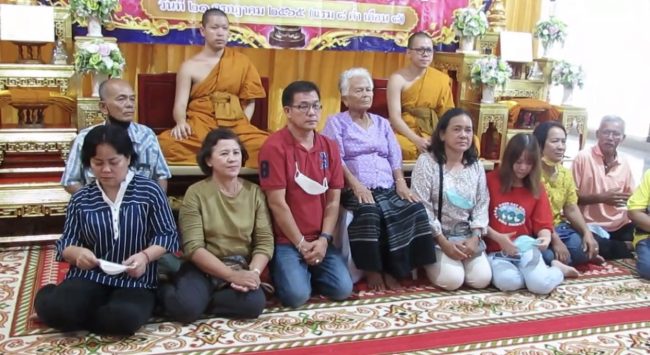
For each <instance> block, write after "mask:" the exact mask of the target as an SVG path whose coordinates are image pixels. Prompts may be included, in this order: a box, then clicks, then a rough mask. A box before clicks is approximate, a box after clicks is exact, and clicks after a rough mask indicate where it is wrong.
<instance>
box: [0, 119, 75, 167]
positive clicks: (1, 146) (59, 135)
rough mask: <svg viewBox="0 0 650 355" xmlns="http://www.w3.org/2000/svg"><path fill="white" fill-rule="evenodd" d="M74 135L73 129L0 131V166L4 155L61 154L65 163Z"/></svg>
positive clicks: (12, 129) (11, 129) (16, 129)
mask: <svg viewBox="0 0 650 355" xmlns="http://www.w3.org/2000/svg"><path fill="white" fill-rule="evenodd" d="M76 135H77V132H76V130H75V129H74V128H40V129H24V128H10V129H0V164H2V162H3V161H4V156H5V153H51V152H61V159H62V160H64V161H65V160H66V159H67V157H68V154H69V153H70V149H71V147H72V141H73V139H74V138H75V137H76Z"/></svg>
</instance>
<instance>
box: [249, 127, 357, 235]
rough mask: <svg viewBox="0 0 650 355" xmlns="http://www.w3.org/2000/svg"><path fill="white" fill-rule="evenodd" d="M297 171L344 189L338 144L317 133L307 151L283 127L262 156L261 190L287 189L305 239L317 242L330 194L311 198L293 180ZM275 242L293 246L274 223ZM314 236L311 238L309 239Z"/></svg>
mask: <svg viewBox="0 0 650 355" xmlns="http://www.w3.org/2000/svg"><path fill="white" fill-rule="evenodd" d="M296 161H297V162H298V169H299V170H300V172H301V173H302V174H303V175H306V176H308V177H309V178H310V179H312V180H314V181H316V182H318V183H321V184H322V182H323V178H327V182H328V184H329V188H330V189H342V188H343V184H344V181H343V169H342V167H341V155H340V153H339V148H338V146H337V145H336V142H334V141H333V140H331V139H329V138H327V137H325V136H323V135H320V134H318V133H314V146H313V147H312V148H311V149H310V150H307V149H305V147H303V146H302V145H300V143H298V141H297V140H296V139H295V138H294V137H293V136H292V135H291V132H290V131H289V129H288V128H286V127H285V128H283V129H281V130H279V131H277V132H275V133H273V134H271V135H270V136H269V138H267V139H266V142H264V145H262V148H261V149H260V153H259V174H260V186H261V187H262V190H264V191H268V190H279V189H284V190H286V195H285V199H286V201H287V204H288V205H289V208H290V209H291V214H292V215H293V219H294V220H295V221H296V224H297V225H298V229H300V233H302V235H304V236H305V237H306V239H308V240H310V239H314V238H316V237H317V236H318V235H319V234H320V232H321V226H322V223H323V216H324V213H325V205H326V203H327V200H326V195H327V192H326V193H324V194H321V195H316V196H314V195H310V194H308V193H306V192H304V191H303V190H302V189H301V188H300V186H298V184H296V182H295V181H294V176H295V175H296ZM273 232H274V234H275V241H276V243H281V244H290V243H291V242H290V241H289V239H288V238H287V237H286V236H285V235H284V233H282V230H281V229H280V226H278V225H277V224H276V223H275V220H274V221H273ZM309 237H311V238H309Z"/></svg>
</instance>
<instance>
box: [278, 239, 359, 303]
mask: <svg viewBox="0 0 650 355" xmlns="http://www.w3.org/2000/svg"><path fill="white" fill-rule="evenodd" d="M271 277H272V278H273V285H274V286H275V291H276V295H277V296H278V298H279V299H280V302H282V305H284V306H286V307H292V308H296V307H299V306H301V305H303V304H305V303H306V302H307V301H308V300H309V297H311V293H312V287H313V289H314V290H315V291H316V292H318V293H320V294H322V295H323V296H325V297H328V298H331V299H333V300H336V301H342V300H344V299H346V298H348V297H350V295H351V294H352V279H351V278H350V273H349V272H348V268H347V266H346V264H345V261H343V257H342V256H341V252H340V251H339V250H338V249H337V248H335V247H334V246H332V245H330V246H329V247H327V253H326V254H325V258H323V260H322V261H321V263H320V264H318V265H314V266H311V265H307V263H306V262H305V260H304V259H303V257H302V255H301V254H300V252H299V251H298V249H296V248H295V247H294V246H293V245H291V244H276V245H275V252H274V255H273V260H272V262H271Z"/></svg>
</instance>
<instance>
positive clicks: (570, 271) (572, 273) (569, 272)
mask: <svg viewBox="0 0 650 355" xmlns="http://www.w3.org/2000/svg"><path fill="white" fill-rule="evenodd" d="M551 266H555V267H556V268H558V269H560V270H561V271H562V273H563V274H564V277H567V278H571V277H578V276H580V273H579V272H578V270H576V268H574V267H571V266H569V265H565V264H563V263H562V262H561V261H559V260H553V261H551Z"/></svg>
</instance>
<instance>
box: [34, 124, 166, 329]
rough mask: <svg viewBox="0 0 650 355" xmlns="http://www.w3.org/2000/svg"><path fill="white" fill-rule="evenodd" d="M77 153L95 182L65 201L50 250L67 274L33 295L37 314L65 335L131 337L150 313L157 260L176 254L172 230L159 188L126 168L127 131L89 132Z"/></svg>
mask: <svg viewBox="0 0 650 355" xmlns="http://www.w3.org/2000/svg"><path fill="white" fill-rule="evenodd" d="M81 154H82V163H83V165H84V167H88V166H89V167H90V168H91V169H92V171H93V173H94V174H95V176H96V177H97V182H96V183H95V184H90V185H87V186H85V187H84V188H82V189H81V190H79V191H78V192H77V193H75V194H74V195H73V196H72V198H71V199H70V203H69V204H68V210H67V215H66V221H65V226H64V230H63V235H62V237H61V239H59V240H58V241H57V243H56V248H57V259H58V260H59V261H60V260H65V261H67V262H68V263H70V271H68V274H67V275H66V278H65V280H64V281H63V282H62V283H61V284H60V285H58V286H55V285H53V284H50V285H46V286H44V287H43V288H42V289H41V290H40V291H39V292H38V294H37V295H36V299H35V301H34V306H35V308H36V313H37V314H38V317H39V318H40V319H41V320H42V321H43V322H44V323H45V324H47V325H48V326H50V327H53V328H57V329H61V330H64V331H72V330H82V329H84V330H90V331H92V332H94V333H98V334H116V335H128V334H133V333H135V331H136V330H138V329H139V328H140V327H141V326H142V325H143V324H144V323H146V321H147V320H148V319H149V317H151V314H152V311H153V308H154V304H155V294H154V289H155V288H156V286H157V279H156V274H157V265H156V264H157V263H156V260H157V259H158V258H159V257H160V256H162V255H163V254H164V253H165V252H176V251H177V250H178V249H179V239H178V232H177V229H176V224H175V223H174V218H173V216H172V212H171V209H170V208H169V205H168V203H167V200H166V198H165V194H164V192H163V191H162V189H161V188H160V186H158V184H156V182H155V181H153V180H150V179H148V178H146V177H142V176H139V175H136V174H134V173H133V171H131V170H130V169H129V166H130V165H131V164H132V163H133V162H135V161H136V160H137V159H136V156H135V153H134V150H133V144H132V142H131V140H130V138H129V136H128V134H127V132H126V130H124V129H123V128H121V127H117V126H114V125H102V126H97V127H95V128H93V129H92V130H91V131H90V132H89V133H88V135H87V136H86V139H85V140H84V144H83V148H82V153H81ZM105 262H112V263H116V264H120V265H124V266H126V267H127V269H126V270H125V271H124V272H121V273H117V274H114V275H113V273H115V272H119V271H120V270H119V269H118V270H113V272H112V271H111V269H109V266H110V265H109V266H106V265H104V264H105ZM116 268H119V266H117V267H116V266H115V265H113V269H116ZM109 273H110V274H109Z"/></svg>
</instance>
